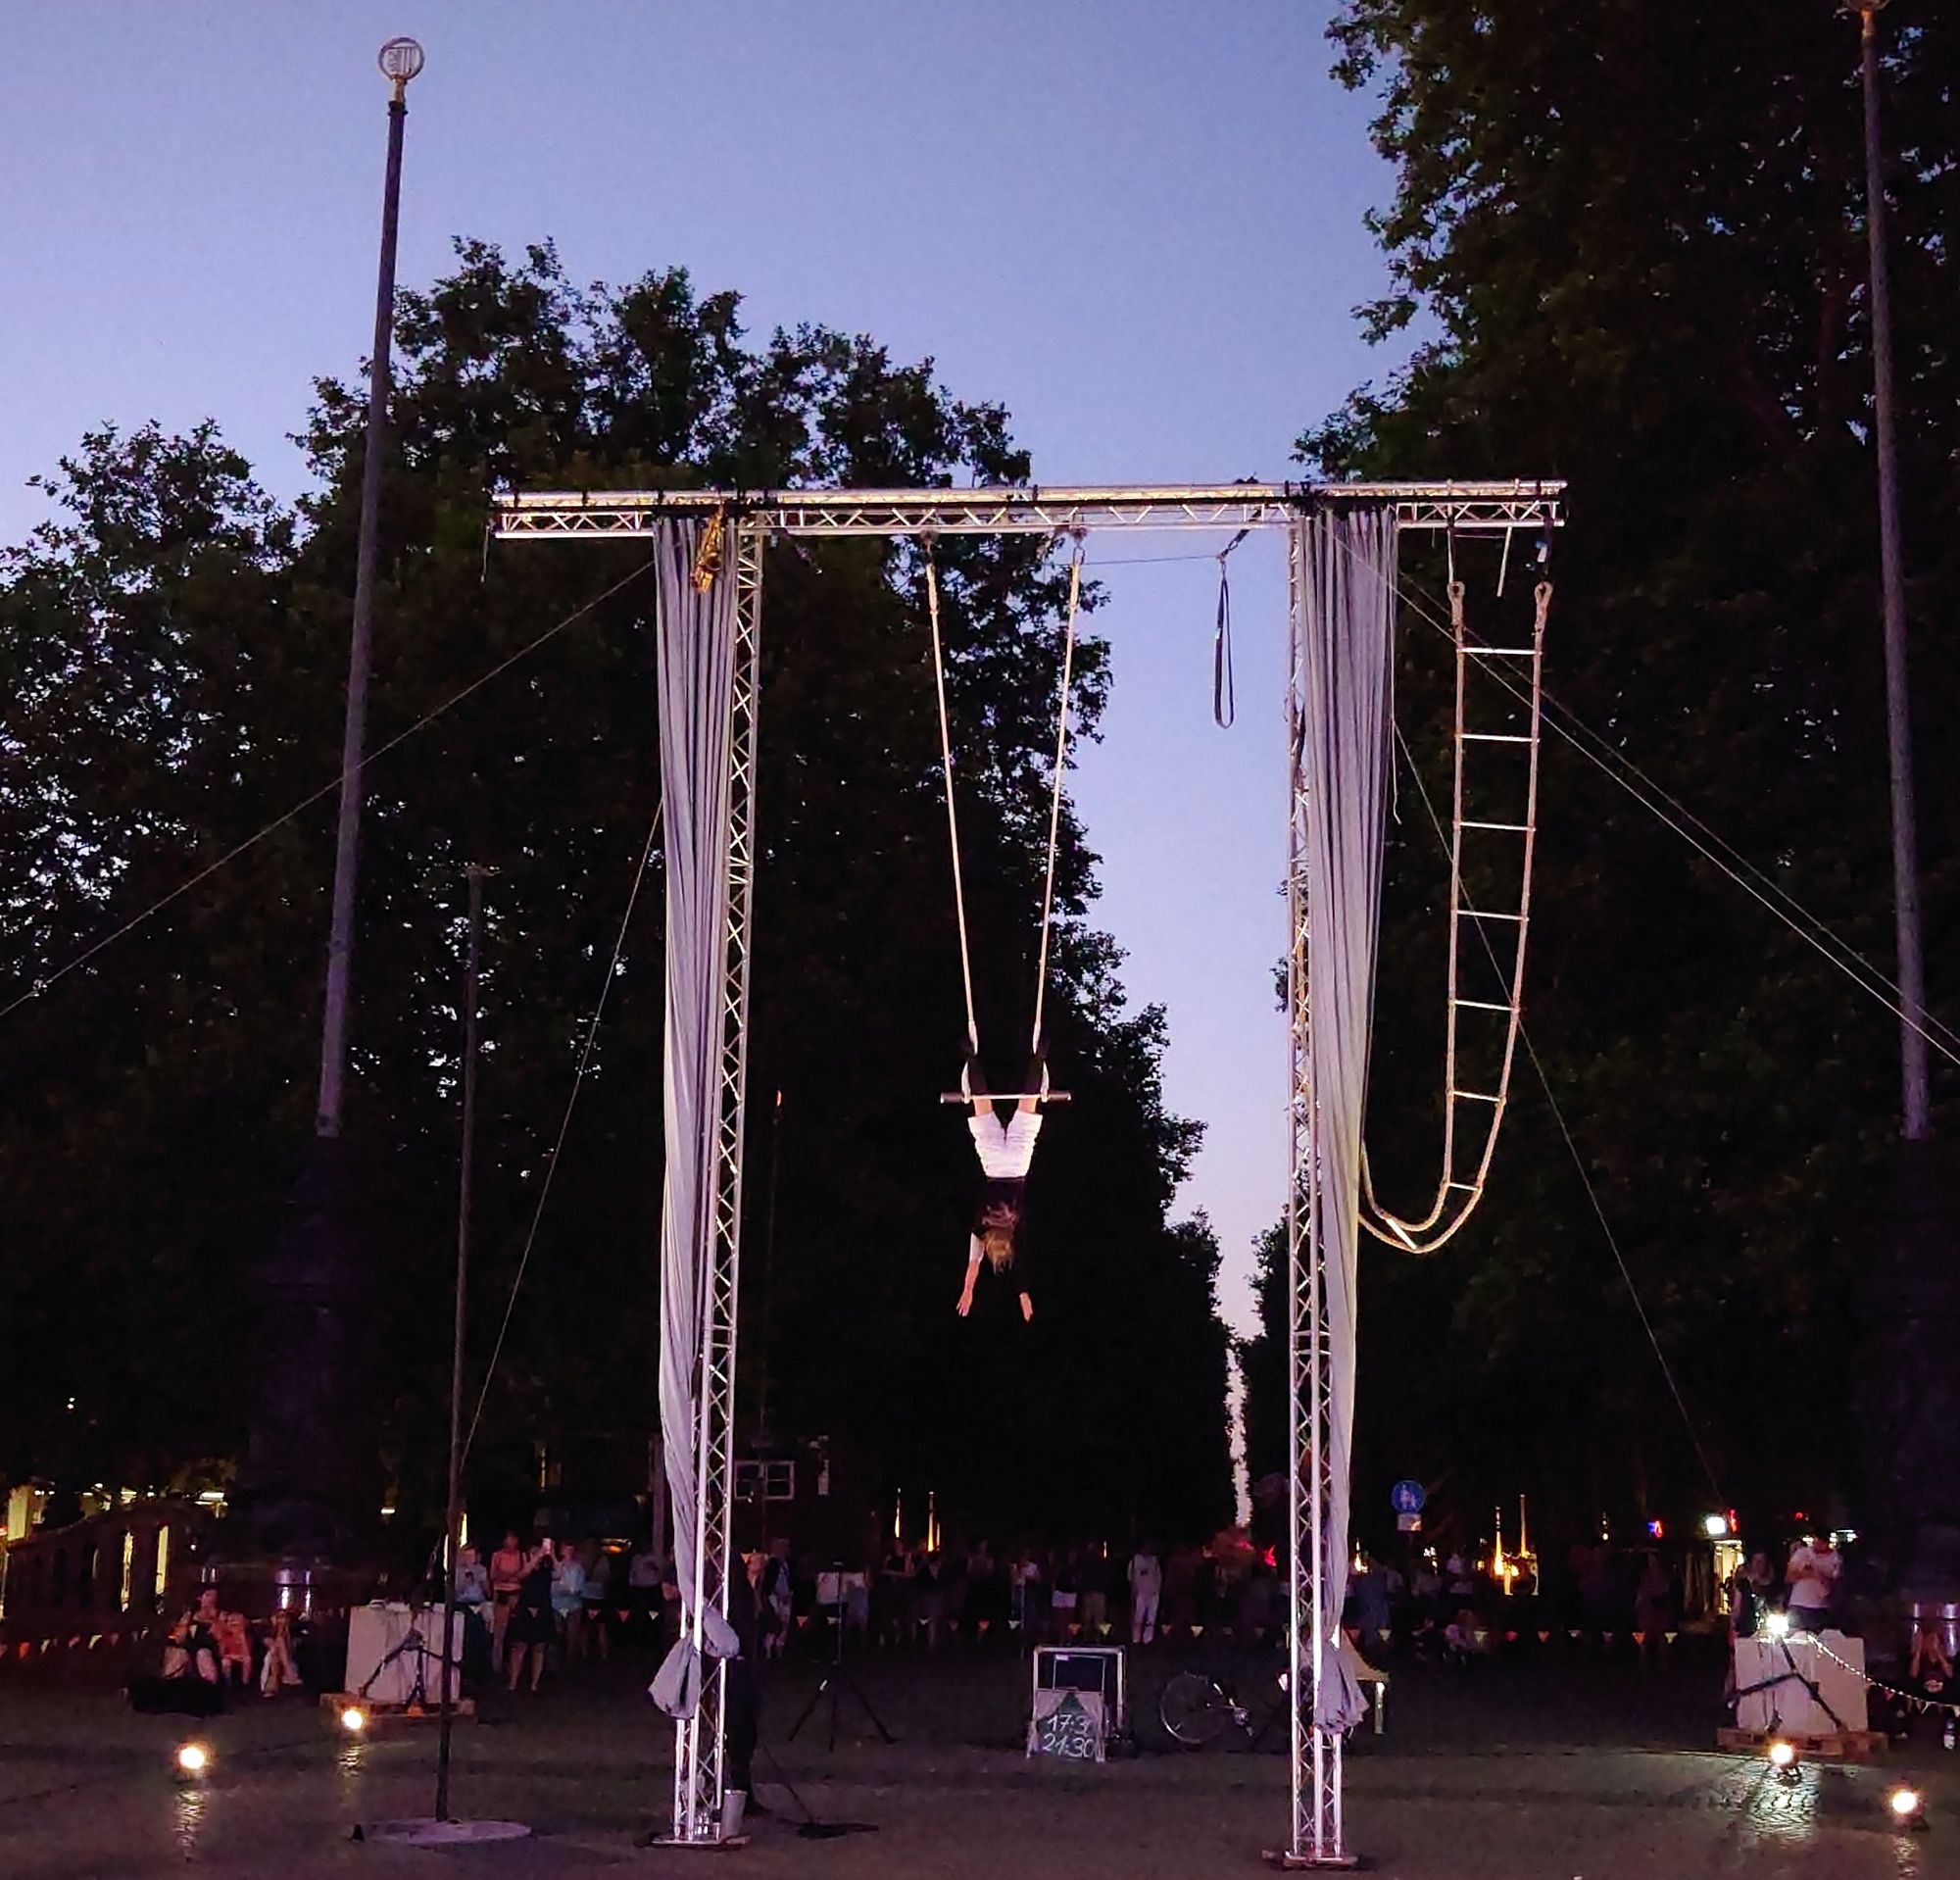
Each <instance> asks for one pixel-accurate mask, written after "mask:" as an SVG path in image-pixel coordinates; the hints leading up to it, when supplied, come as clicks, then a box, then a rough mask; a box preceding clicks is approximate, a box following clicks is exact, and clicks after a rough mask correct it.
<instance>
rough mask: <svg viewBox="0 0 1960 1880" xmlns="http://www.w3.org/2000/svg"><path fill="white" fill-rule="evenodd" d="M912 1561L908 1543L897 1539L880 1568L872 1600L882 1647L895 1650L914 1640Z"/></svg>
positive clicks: (894, 1538) (886, 1551) (888, 1549)
mask: <svg viewBox="0 0 1960 1880" xmlns="http://www.w3.org/2000/svg"><path fill="white" fill-rule="evenodd" d="M911 1581H912V1563H911V1558H910V1556H909V1555H907V1552H906V1547H905V1543H904V1542H903V1541H901V1540H899V1539H898V1538H897V1536H894V1537H893V1540H892V1544H891V1546H890V1547H888V1548H887V1549H886V1550H885V1558H884V1560H883V1562H882V1564H881V1565H880V1566H879V1568H878V1585H877V1591H876V1594H875V1597H874V1599H873V1601H872V1613H873V1616H874V1617H875V1619H876V1621H877V1636H878V1643H879V1644H880V1645H884V1646H892V1647H894V1648H896V1647H899V1646H902V1645H907V1644H909V1643H910V1641H911V1636H912V1595H911Z"/></svg>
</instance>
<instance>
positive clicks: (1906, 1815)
mask: <svg viewBox="0 0 1960 1880" xmlns="http://www.w3.org/2000/svg"><path fill="white" fill-rule="evenodd" d="M1891 1810H1892V1813H1893V1814H1894V1815H1895V1816H1896V1817H1897V1818H1898V1819H1899V1820H1901V1821H1910V1820H1911V1819H1912V1818H1913V1816H1914V1815H1916V1814H1917V1813H1918V1812H1919V1791H1918V1790H1917V1789H1894V1790H1893V1791H1892V1793H1891Z"/></svg>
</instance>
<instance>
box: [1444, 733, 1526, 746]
mask: <svg viewBox="0 0 1960 1880" xmlns="http://www.w3.org/2000/svg"><path fill="white" fill-rule="evenodd" d="M1461 736H1462V738H1463V742H1464V743H1465V744H1530V743H1532V742H1533V741H1534V740H1533V738H1532V736H1531V733H1530V732H1528V731H1465V732H1463V733H1461Z"/></svg>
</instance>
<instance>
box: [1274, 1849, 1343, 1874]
mask: <svg viewBox="0 0 1960 1880" xmlns="http://www.w3.org/2000/svg"><path fill="white" fill-rule="evenodd" d="M1259 1857H1260V1858H1261V1859H1262V1860H1264V1861H1265V1863H1266V1865H1267V1866H1269V1867H1279V1868H1281V1869H1282V1870H1283V1871H1285V1872H1287V1873H1295V1872H1305V1871H1312V1872H1316V1873H1317V1872H1321V1871H1323V1870H1328V1869H1334V1868H1345V1869H1347V1870H1348V1871H1349V1872H1352V1871H1354V1870H1355V1869H1357V1868H1365V1867H1366V1866H1367V1864H1368V1862H1367V1859H1366V1857H1365V1856H1364V1855H1358V1854H1289V1853H1288V1852H1287V1851H1286V1850H1285V1849H1284V1848H1267V1849H1266V1850H1265V1851H1264V1853H1263V1854H1261V1855H1260V1856H1259Z"/></svg>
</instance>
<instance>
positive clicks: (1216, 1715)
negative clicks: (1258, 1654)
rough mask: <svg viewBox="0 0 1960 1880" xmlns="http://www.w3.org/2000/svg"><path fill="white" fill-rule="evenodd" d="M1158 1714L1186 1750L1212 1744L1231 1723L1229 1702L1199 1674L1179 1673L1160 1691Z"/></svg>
mask: <svg viewBox="0 0 1960 1880" xmlns="http://www.w3.org/2000/svg"><path fill="white" fill-rule="evenodd" d="M1157 1715H1158V1717H1159V1718H1161V1719H1162V1722H1163V1726H1164V1728H1165V1729H1166V1730H1168V1731H1169V1732H1170V1734H1171V1735H1172V1736H1173V1737H1175V1738H1176V1739H1177V1741H1178V1742H1180V1743H1182V1744H1183V1745H1184V1746H1185V1747H1186V1748H1187V1749H1191V1750H1198V1749H1202V1748H1203V1746H1204V1745H1205V1744H1207V1743H1209V1742H1211V1741H1212V1739H1213V1738H1215V1737H1216V1736H1217V1735H1218V1733H1219V1731H1221V1730H1222V1729H1224V1727H1225V1726H1226V1724H1228V1723H1230V1722H1231V1721H1232V1701H1231V1699H1229V1698H1228V1697H1227V1696H1226V1695H1225V1693H1224V1692H1223V1691H1221V1690H1220V1689H1219V1688H1218V1686H1217V1684H1216V1683H1215V1682H1213V1680H1212V1679H1210V1678H1208V1677H1206V1676H1205V1675H1204V1674H1203V1672H1201V1671H1180V1672H1179V1673H1178V1674H1177V1676H1176V1677H1174V1678H1172V1679H1171V1681H1170V1682H1169V1683H1168V1684H1166V1685H1165V1686H1164V1688H1163V1696H1162V1697H1161V1698H1160V1699H1159V1700H1158V1701H1157Z"/></svg>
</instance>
